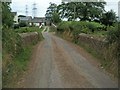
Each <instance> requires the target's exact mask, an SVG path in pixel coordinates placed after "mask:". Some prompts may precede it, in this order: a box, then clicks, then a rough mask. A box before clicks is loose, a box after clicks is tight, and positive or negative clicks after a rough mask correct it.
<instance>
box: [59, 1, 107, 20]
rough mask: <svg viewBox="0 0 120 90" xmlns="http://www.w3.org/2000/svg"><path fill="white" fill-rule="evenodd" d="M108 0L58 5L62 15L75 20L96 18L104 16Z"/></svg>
mask: <svg viewBox="0 0 120 90" xmlns="http://www.w3.org/2000/svg"><path fill="white" fill-rule="evenodd" d="M105 4H106V2H70V3H62V4H61V5H59V6H58V8H59V13H60V14H61V15H60V16H61V17H62V18H68V20H74V19H77V18H79V19H80V20H83V21H85V20H94V19H96V18H97V19H99V18H100V17H101V16H102V13H103V12H104V11H105V10H104V5H105Z"/></svg>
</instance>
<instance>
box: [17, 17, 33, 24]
mask: <svg viewBox="0 0 120 90" xmlns="http://www.w3.org/2000/svg"><path fill="white" fill-rule="evenodd" d="M31 20H32V17H31V16H24V15H19V16H18V21H19V22H26V23H29V22H31Z"/></svg>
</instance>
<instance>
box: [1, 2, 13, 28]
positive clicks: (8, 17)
mask: <svg viewBox="0 0 120 90" xmlns="http://www.w3.org/2000/svg"><path fill="white" fill-rule="evenodd" d="M2 23H3V26H4V27H6V26H7V27H11V26H12V25H13V15H12V13H11V8H10V3H5V2H2Z"/></svg>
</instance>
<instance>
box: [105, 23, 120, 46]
mask: <svg viewBox="0 0 120 90" xmlns="http://www.w3.org/2000/svg"><path fill="white" fill-rule="evenodd" d="M119 28H120V23H117V24H116V25H115V27H113V26H111V27H109V28H108V29H109V30H108V36H107V40H108V41H109V43H115V42H117V43H119V44H120V30H119Z"/></svg>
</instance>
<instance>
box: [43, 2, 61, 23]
mask: <svg viewBox="0 0 120 90" xmlns="http://www.w3.org/2000/svg"><path fill="white" fill-rule="evenodd" d="M45 16H46V18H47V19H48V20H50V21H52V22H54V23H58V22H60V21H61V20H60V17H59V13H58V7H57V4H55V3H50V6H49V7H48V8H47V11H46V14H45Z"/></svg>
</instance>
